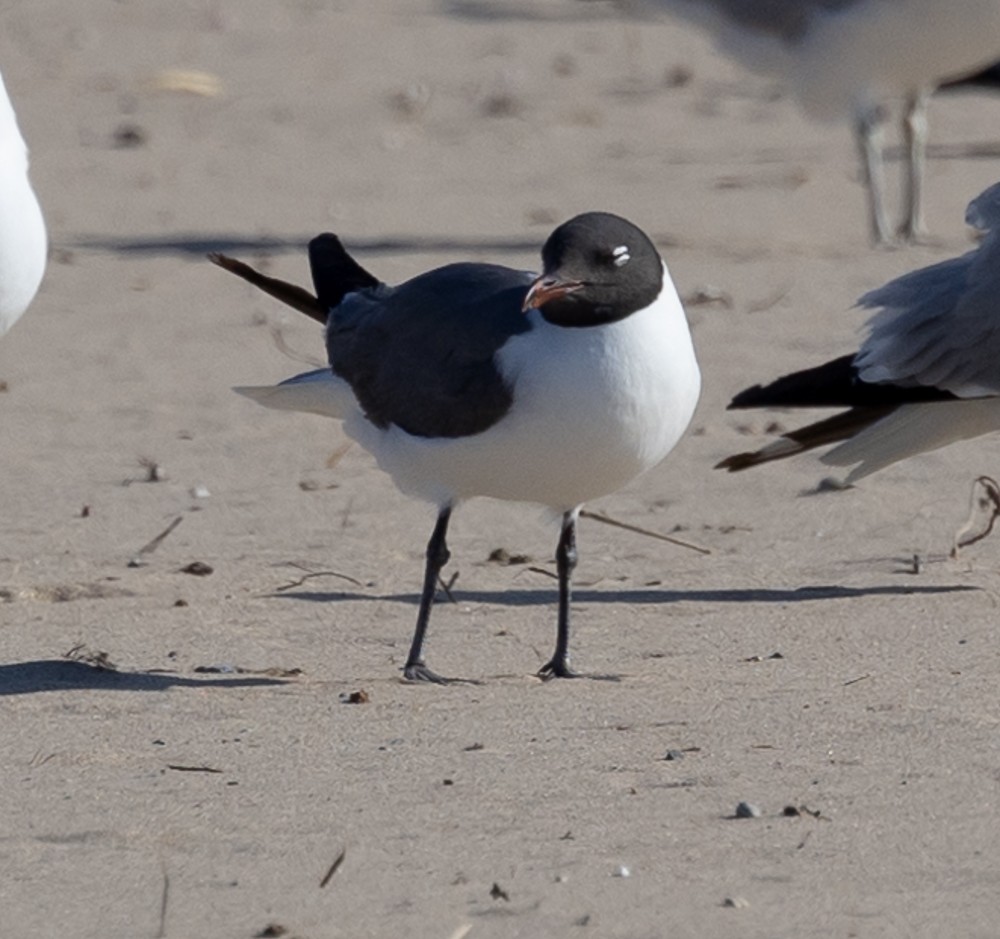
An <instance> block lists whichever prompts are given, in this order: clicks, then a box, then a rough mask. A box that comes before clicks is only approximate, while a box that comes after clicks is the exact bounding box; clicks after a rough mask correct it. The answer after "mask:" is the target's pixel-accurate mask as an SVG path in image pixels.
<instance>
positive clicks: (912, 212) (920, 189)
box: [899, 88, 930, 241]
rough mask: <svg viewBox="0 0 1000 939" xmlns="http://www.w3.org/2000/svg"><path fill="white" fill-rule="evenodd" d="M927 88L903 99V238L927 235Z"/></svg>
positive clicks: (913, 239)
mask: <svg viewBox="0 0 1000 939" xmlns="http://www.w3.org/2000/svg"><path fill="white" fill-rule="evenodd" d="M929 100H930V92H929V91H928V90H927V89H926V88H922V89H920V90H918V91H915V92H913V93H912V94H911V95H910V96H909V97H908V98H907V99H906V114H905V115H904V117H903V134H904V140H905V143H906V157H907V164H906V177H905V188H904V190H903V208H904V211H905V213H906V214H905V215H904V217H903V223H902V225H900V228H899V234H900V236H901V237H902V238H903V239H905V240H906V241H917V240H918V239H920V238H924V237H925V236H926V235H927V226H926V224H925V223H924V172H925V170H926V165H927V105H928V102H929Z"/></svg>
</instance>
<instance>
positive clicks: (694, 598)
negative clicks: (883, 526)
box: [270, 584, 980, 606]
mask: <svg viewBox="0 0 1000 939" xmlns="http://www.w3.org/2000/svg"><path fill="white" fill-rule="evenodd" d="M979 589H980V588H979V587H974V586H969V585H968V584H954V585H947V584H946V585H942V586H906V585H898V586H897V585H891V584H889V585H885V586H879V587H843V586H839V585H836V584H816V585H810V586H805V587H796V588H794V589H786V590H772V589H762V588H758V587H747V588H737V589H733V590H663V589H656V588H650V589H639V590H614V589H608V590H588V589H576V590H574V591H573V602H574V603H680V602H683V601H686V602H694V603H803V602H807V601H815V600H849V599H853V598H856V597H884V596H907V595H909V594H936V593H965V592H967V591H971V590H979ZM451 595H452V596H453V597H454V599H455V601H456V602H458V603H496V604H499V605H501V606H537V605H546V604H551V603H553V602H554V601H555V596H556V588H555V586H554V585H553V586H552V587H551V588H550V589H547V590H546V589H541V588H531V589H527V590H516V589H514V590H460V589H454V588H453V589H452V591H451ZM270 596H272V597H279V598H283V599H293V600H308V601H313V602H333V601H337V600H383V601H384V600H391V601H395V602H399V603H413V604H416V603H419V602H420V595H419V594H417V593H395V594H365V593H352V592H348V591H335V592H334V591H331V592H329V593H326V592H320V591H309V590H301V591H288V592H283V593H274V594H270ZM440 597H441V594H440V592H439V594H438V598H439V601H440Z"/></svg>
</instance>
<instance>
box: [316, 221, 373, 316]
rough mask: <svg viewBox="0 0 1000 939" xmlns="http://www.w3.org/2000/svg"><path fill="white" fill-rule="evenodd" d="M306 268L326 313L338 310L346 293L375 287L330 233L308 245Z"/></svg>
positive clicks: (368, 276)
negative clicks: (307, 264)
mask: <svg viewBox="0 0 1000 939" xmlns="http://www.w3.org/2000/svg"><path fill="white" fill-rule="evenodd" d="M309 267H310V270H311V271H312V278H313V286H314V287H315V288H316V296H317V297H319V302H320V303H321V304H322V305H323V306H324V308H325V309H327V310H331V309H333V308H334V307H336V306H340V302H341V301H342V300H343V299H344V297H346V296H347V294H349V293H353V292H354V291H356V290H364V289H365V288H369V287H377V286H378V285H379V283H380V281H379V280H378V278H377V277H375V276H374V275H372V274H369V273H368V271H366V270H365V269H364V268H363V267H362V266H361V265H360V264H358V262H357V261H355V260H354V258H352V257H351V256H350V255H349V254H348V253H347V249H346V248H345V247H344V245H343V244H342V243H341V241H340V239H339V238H338V237H337V236H336V235H334V234H331V233H330V232H324V233H323V234H322V235H317V236H316V237H315V238H313V240H312V241H310V242H309Z"/></svg>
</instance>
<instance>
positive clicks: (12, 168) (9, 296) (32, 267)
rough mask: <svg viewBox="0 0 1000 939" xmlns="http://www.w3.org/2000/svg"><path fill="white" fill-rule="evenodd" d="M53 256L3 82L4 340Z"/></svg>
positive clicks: (0, 226) (0, 301)
mask: <svg viewBox="0 0 1000 939" xmlns="http://www.w3.org/2000/svg"><path fill="white" fill-rule="evenodd" d="M47 250H48V242H47V238H46V233H45V222H44V220H43V219H42V210H41V208H39V205H38V200H37V199H36V198H35V192H34V190H33V189H32V188H31V182H30V181H29V179H28V148H27V145H26V144H25V142H24V138H23V137H22V136H21V132H20V130H19V129H18V126H17V117H16V115H15V114H14V108H13V106H12V105H11V103H10V98H9V97H8V95H7V89H6V88H5V87H4V84H3V78H2V77H0V336H2V335H3V334H4V333H6V332H7V330H9V329H10V328H11V326H13V325H14V323H16V322H17V321H18V319H20V317H21V314H22V313H24V311H25V310H26V309H27V308H28V306H29V304H30V303H31V301H32V300H33V299H34V297H35V294H36V293H37V292H38V287H39V285H40V284H41V282H42V275H43V274H44V273H45V258H46V252H47Z"/></svg>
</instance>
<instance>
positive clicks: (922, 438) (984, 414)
mask: <svg viewBox="0 0 1000 939" xmlns="http://www.w3.org/2000/svg"><path fill="white" fill-rule="evenodd" d="M994 430H1000V398H976V399H970V400H965V401H935V402H932V403H926V404H906V405H903V406H902V407H900V408H897V409H896V410H895V411H893V412H892V413H891V414H889V415H888V416H886V417H884V418H882V420H880V421H876V422H875V423H874V424H872V425H870V426H869V427H866V428H865V429H864V430H862V431H861V432H860V433H858V434H855V436H853V437H852V438H851V439H850V440H847V441H845V442H844V443H842V444H841V445H840V446H839V447H834V449H833V450H831V451H830V452H829V453H827V454H824V456H823V457H822V458H821V459H822V461H823V462H824V463H826V464H827V465H829V466H851V465H852V464H854V463H857V464H858V465H857V466H855V467H854V469H852V470H851V472H850V474H849V475H848V477H847V482H848V483H854V482H856V481H857V480H859V479H862V478H864V477H865V476H870V475H871V474H872V473H874V472H876V471H877V470H880V469H884V468H885V467H886V466H889V465H890V464H892V463H896V462H898V461H899V460H903V459H906V457H910V456H916V454H918V453H926V452H927V451H929V450H937V449H938V448H939V447H943V446H946V445H947V444H949V443H954V442H955V441H957V440H969V439H971V438H972V437H979V436H981V435H983V434H988V433H990V432H991V431H994Z"/></svg>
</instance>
